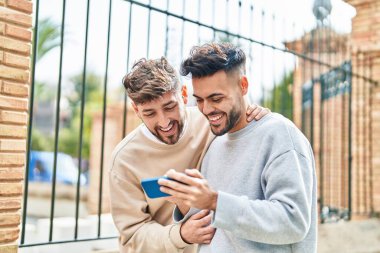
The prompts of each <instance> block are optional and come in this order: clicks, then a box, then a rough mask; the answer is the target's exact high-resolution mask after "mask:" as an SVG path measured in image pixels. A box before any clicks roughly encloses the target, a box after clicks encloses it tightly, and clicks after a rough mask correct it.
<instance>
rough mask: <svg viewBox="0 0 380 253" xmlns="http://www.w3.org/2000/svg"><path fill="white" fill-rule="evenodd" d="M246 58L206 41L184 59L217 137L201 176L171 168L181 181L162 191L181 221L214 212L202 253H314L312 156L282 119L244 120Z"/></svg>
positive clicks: (299, 135)
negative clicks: (211, 232) (212, 229)
mask: <svg viewBox="0 0 380 253" xmlns="http://www.w3.org/2000/svg"><path fill="white" fill-rule="evenodd" d="M245 59H246V58H245V54H244V52H243V51H242V50H241V49H239V48H236V47H234V46H232V45H231V44H206V45H203V46H201V47H194V48H193V49H192V50H191V55H190V57H189V58H188V59H186V60H185V61H184V62H183V64H182V66H181V72H182V74H183V75H185V76H186V75H188V74H190V75H191V77H192V83H193V87H194V97H195V98H196V99H197V104H198V108H199V110H200V111H201V112H202V113H203V114H204V115H205V116H206V118H207V119H208V121H209V124H210V127H211V129H212V131H213V133H214V134H215V135H217V136H218V137H217V138H216V139H215V140H214V141H213V142H212V144H211V145H210V147H209V149H208V151H207V153H206V155H205V158H204V160H203V163H202V167H201V172H202V174H200V173H199V171H197V170H193V169H188V170H186V172H185V173H178V172H175V171H174V170H170V171H168V172H167V176H168V177H170V178H173V179H175V180H176V181H172V180H160V184H161V185H162V187H161V188H162V191H164V192H166V193H168V194H171V195H173V197H171V201H174V202H176V204H177V206H178V208H179V209H176V210H175V213H174V216H175V218H177V219H180V218H178V217H177V216H181V213H182V214H186V213H187V214H186V215H185V217H184V219H186V218H187V217H188V216H189V215H190V214H192V213H194V211H199V210H203V211H204V209H206V210H212V211H213V212H214V216H213V220H212V225H213V226H214V227H215V228H217V230H216V233H215V235H214V238H213V239H212V241H211V243H210V244H209V245H202V246H201V247H200V249H199V251H200V252H217V253H224V252H226V253H227V252H305V253H313V252H316V251H317V250H316V245H317V201H316V189H317V188H316V175H315V163H314V158H313V151H312V149H311V146H310V144H309V142H308V140H307V139H306V138H305V136H304V135H303V134H302V133H301V132H300V131H299V130H298V129H297V127H296V126H295V125H294V124H293V123H292V122H291V121H289V120H287V119H286V118H284V117H283V116H281V115H279V114H276V113H272V114H269V115H267V116H265V117H264V118H263V119H262V120H260V121H253V122H251V123H247V122H246V121H245V120H244V117H243V115H244V113H245V110H246V108H247V102H246V100H245V99H244V96H245V95H246V94H247V91H248V80H247V77H246V76H245ZM190 207H191V209H190V211H189V208H190ZM179 210H180V211H181V212H179ZM203 211H202V212H203Z"/></svg>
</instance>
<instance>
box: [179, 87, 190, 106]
mask: <svg viewBox="0 0 380 253" xmlns="http://www.w3.org/2000/svg"><path fill="white" fill-rule="evenodd" d="M181 92H182V99H183V102H184V103H185V105H186V104H187V100H188V97H187V87H186V85H185V84H184V85H182V90H181Z"/></svg>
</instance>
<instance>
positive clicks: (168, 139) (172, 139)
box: [152, 120, 183, 145]
mask: <svg viewBox="0 0 380 253" xmlns="http://www.w3.org/2000/svg"><path fill="white" fill-rule="evenodd" d="M171 124H173V126H172V127H177V128H178V129H177V131H176V132H175V133H174V134H173V135H169V136H162V135H161V134H160V132H161V131H160V130H159V127H155V129H154V132H152V133H153V134H154V135H155V136H156V137H157V138H158V139H159V140H160V141H162V142H163V143H165V144H168V145H173V144H176V143H177V142H178V140H179V137H180V136H181V133H182V130H183V121H181V122H179V121H177V120H174V121H172V122H171Z"/></svg>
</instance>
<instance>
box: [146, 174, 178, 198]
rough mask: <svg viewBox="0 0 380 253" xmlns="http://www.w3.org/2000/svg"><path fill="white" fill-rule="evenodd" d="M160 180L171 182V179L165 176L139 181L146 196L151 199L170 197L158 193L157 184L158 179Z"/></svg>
mask: <svg viewBox="0 0 380 253" xmlns="http://www.w3.org/2000/svg"><path fill="white" fill-rule="evenodd" d="M160 178H163V179H167V180H172V179H170V178H168V177H165V176H163V177H154V178H147V179H143V180H141V186H142V188H143V189H144V191H145V193H146V195H147V196H148V197H149V198H151V199H155V198H161V197H167V196H170V195H169V194H167V193H164V192H162V191H160V187H161V186H160V185H159V184H158V179H160Z"/></svg>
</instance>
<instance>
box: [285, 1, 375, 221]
mask: <svg viewBox="0 0 380 253" xmlns="http://www.w3.org/2000/svg"><path fill="white" fill-rule="evenodd" d="M346 2H347V3H349V4H351V5H353V6H354V7H355V8H356V11H357V15H356V16H355V17H354V18H353V20H352V34H351V35H350V37H349V38H344V37H340V38H339V37H335V39H334V40H335V41H332V47H333V48H334V49H333V50H332V52H342V53H341V55H340V56H338V57H337V56H336V55H335V53H334V55H333V56H332V57H333V59H332V60H333V61H332V62H333V64H332V65H334V66H337V65H338V64H340V63H341V62H342V61H343V60H345V59H350V60H351V62H352V70H353V72H354V73H355V74H359V75H360V76H364V77H370V78H371V79H372V80H375V81H377V82H380V45H379V43H378V41H380V29H375V28H380V1H378V0H346ZM310 39H311V36H310V34H307V35H306V37H305V38H303V40H302V41H301V40H298V41H294V42H291V43H294V44H296V45H288V47H290V48H296V49H297V50H296V51H298V52H306V53H307V54H309V56H312V54H311V53H310V52H308V51H307V49H302V42H303V43H304V45H308V44H309V41H310ZM322 40H323V38H322ZM305 42H306V43H305ZM345 43H346V44H345ZM289 44H290V43H289ZM344 44H345V46H344ZM339 45H340V46H339ZM342 45H343V47H342ZM347 49H348V50H347ZM312 57H313V58H316V59H317V56H316V55H313V56H312ZM329 57H331V56H328V55H323V54H322V56H321V59H320V60H322V61H323V62H331V61H330V60H328V59H329ZM312 72H313V73H314V76H316V75H318V73H320V72H321V71H320V69H318V66H315V65H314V66H313V64H311V63H309V62H308V61H306V62H305V61H303V60H302V59H300V60H299V64H298V66H297V69H296V74H295V80H294V93H293V94H294V100H295V103H294V106H295V108H294V114H295V115H294V119H295V123H296V124H297V126H299V127H301V126H302V120H301V119H302V118H301V115H302V111H301V108H302V104H301V101H302V90H301V88H302V84H303V83H304V82H305V81H307V80H309V79H310V77H311V74H312ZM323 72H325V70H324V69H323V68H322V73H323ZM314 92H315V97H316V99H315V100H314V139H313V141H314V153H315V156H316V163H317V174H318V178H319V186H320V188H319V190H322V191H319V192H318V194H319V197H321V196H322V197H323V199H322V200H323V204H324V205H327V206H333V207H339V208H347V207H348V201H349V200H348V161H349V159H348V154H349V153H348V123H349V122H348V113H350V114H351V116H352V122H351V127H352V143H351V144H352V181H351V182H352V198H351V201H352V215H353V216H352V217H353V219H358V218H366V217H369V216H370V215H371V214H372V213H373V212H375V213H379V212H380V156H379V154H380V142H377V141H375V140H378V138H380V87H379V86H377V87H375V86H373V85H372V84H370V82H368V81H366V80H365V79H363V78H361V77H355V76H354V77H353V78H352V110H351V112H349V111H348V96H347V95H345V96H337V97H335V98H333V99H328V100H325V101H324V102H323V107H324V110H323V113H322V120H323V122H324V123H323V129H324V130H323V131H322V132H321V131H320V126H321V124H320V122H321V121H320V117H319V113H320V109H321V105H320V99H319V98H318V97H319V84H315V90H314ZM305 114H306V116H307V118H308V117H310V116H311V115H310V111H306V112H305ZM305 123H306V125H307V126H306V128H307V129H308V128H310V126H309V125H310V122H309V120H307V121H306V122H305ZM309 132H310V131H306V134H307V135H309V137H310V133H309ZM322 133H323V135H321V134H322ZM321 141H322V142H321ZM320 155H322V156H320ZM321 161H322V162H321ZM321 169H323V170H322V171H321ZM321 172H323V173H321ZM322 174H323V177H321V175H322ZM321 193H322V195H321Z"/></svg>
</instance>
